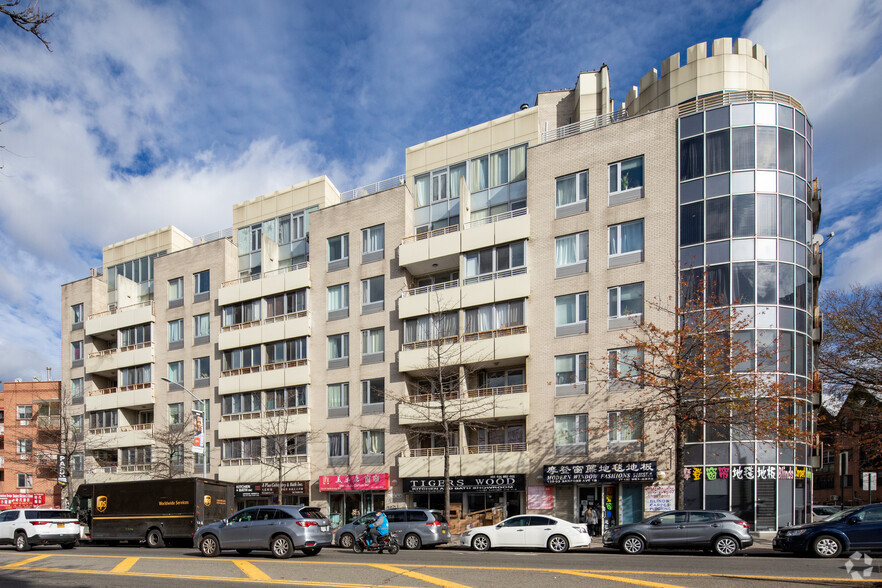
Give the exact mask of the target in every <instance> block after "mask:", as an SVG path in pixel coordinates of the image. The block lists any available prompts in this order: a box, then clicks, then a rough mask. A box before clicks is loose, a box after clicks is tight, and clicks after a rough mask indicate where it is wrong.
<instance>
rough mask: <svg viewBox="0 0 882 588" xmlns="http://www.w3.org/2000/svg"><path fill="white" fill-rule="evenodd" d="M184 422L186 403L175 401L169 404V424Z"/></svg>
mask: <svg viewBox="0 0 882 588" xmlns="http://www.w3.org/2000/svg"><path fill="white" fill-rule="evenodd" d="M183 423H184V403H183V402H175V403H174V404H169V405H168V424H170V425H181V424H183Z"/></svg>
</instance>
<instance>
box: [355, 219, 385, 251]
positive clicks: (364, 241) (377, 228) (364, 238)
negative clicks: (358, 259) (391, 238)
mask: <svg viewBox="0 0 882 588" xmlns="http://www.w3.org/2000/svg"><path fill="white" fill-rule="evenodd" d="M376 232H379V233H380V234H381V235H382V237H381V238H380V247H379V248H378V249H372V248H371V240H372V239H371V237H374V233H376ZM385 250H386V225H374V226H372V227H368V228H366V229H362V230H361V252H362V254H364V253H379V252H380V251H385Z"/></svg>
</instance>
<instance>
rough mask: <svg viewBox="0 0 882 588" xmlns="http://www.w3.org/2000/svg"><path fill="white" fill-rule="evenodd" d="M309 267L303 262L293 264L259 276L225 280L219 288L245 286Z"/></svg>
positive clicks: (306, 262) (307, 263)
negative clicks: (262, 279)
mask: <svg viewBox="0 0 882 588" xmlns="http://www.w3.org/2000/svg"><path fill="white" fill-rule="evenodd" d="M308 267H309V262H308V261H304V262H302V263H295V264H294V265H288V266H285V267H280V268H279V269H274V270H270V271H267V272H263V273H260V274H254V275H250V276H243V277H241V278H236V279H235V280H227V281H226V282H223V283H222V284H221V288H223V287H225V286H235V285H236V284H246V283H248V282H253V281H254V280H259V279H261V278H268V277H270V276H277V275H280V274H286V273H288V272H294V271H297V270H301V269H306V268H308Z"/></svg>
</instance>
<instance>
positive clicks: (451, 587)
mask: <svg viewBox="0 0 882 588" xmlns="http://www.w3.org/2000/svg"><path fill="white" fill-rule="evenodd" d="M370 566H371V567H372V568H378V569H381V570H386V571H387V572H392V573H395V574H401V575H402V576H406V577H408V578H413V579H414V580H422V581H423V582H428V583H429V584H435V585H437V586H443V587H444V588H469V587H468V586H466V585H465V584H457V583H456V582H451V581H449V580H442V579H441V578H435V577H434V576H427V575H426V574H421V573H419V572H414V571H413V570H406V569H404V568H399V567H397V566H390V565H387V564H370Z"/></svg>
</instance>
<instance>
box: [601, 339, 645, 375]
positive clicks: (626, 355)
mask: <svg viewBox="0 0 882 588" xmlns="http://www.w3.org/2000/svg"><path fill="white" fill-rule="evenodd" d="M641 365H643V350H641V349H638V348H637V347H623V348H621V349H611V350H610V352H609V379H610V380H611V381H612V380H618V379H622V378H624V379H628V380H630V381H633V379H634V378H635V377H637V375H638V373H639V368H640V366H641Z"/></svg>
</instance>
